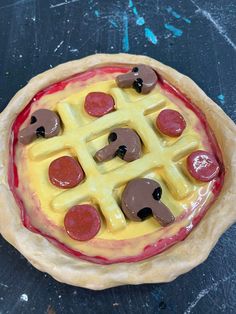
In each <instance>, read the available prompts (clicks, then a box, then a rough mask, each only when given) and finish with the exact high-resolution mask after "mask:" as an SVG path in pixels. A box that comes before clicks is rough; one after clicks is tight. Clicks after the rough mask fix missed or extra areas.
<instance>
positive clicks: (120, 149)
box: [116, 145, 127, 159]
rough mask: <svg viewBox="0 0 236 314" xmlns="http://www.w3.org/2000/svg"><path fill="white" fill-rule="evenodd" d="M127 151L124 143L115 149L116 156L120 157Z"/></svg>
mask: <svg viewBox="0 0 236 314" xmlns="http://www.w3.org/2000/svg"><path fill="white" fill-rule="evenodd" d="M126 152H127V148H126V146H125V145H121V146H120V147H119V148H118V150H117V151H116V156H118V157H120V158H121V159H123V158H124V156H125V154H126Z"/></svg>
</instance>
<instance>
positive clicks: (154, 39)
mask: <svg viewBox="0 0 236 314" xmlns="http://www.w3.org/2000/svg"><path fill="white" fill-rule="evenodd" d="M145 37H146V38H147V39H148V40H150V42H151V43H152V44H154V45H156V44H157V43H158V40H157V37H156V35H155V34H154V33H153V31H152V30H151V29H150V28H148V27H145Z"/></svg>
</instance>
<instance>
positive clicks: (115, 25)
mask: <svg viewBox="0 0 236 314" xmlns="http://www.w3.org/2000/svg"><path fill="white" fill-rule="evenodd" d="M109 22H110V23H111V25H112V26H113V27H115V28H118V24H117V23H116V21H114V20H113V19H112V18H110V19H109Z"/></svg>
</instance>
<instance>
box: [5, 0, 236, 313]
mask: <svg viewBox="0 0 236 314" xmlns="http://www.w3.org/2000/svg"><path fill="white" fill-rule="evenodd" d="M0 30H1V31H0V105H1V109H3V108H4V107H5V106H6V105H7V103H8V101H9V100H10V98H11V97H12V96H13V95H14V94H15V92H16V91H17V90H18V89H19V88H21V87H22V86H23V85H25V84H26V83H27V81H28V80H29V79H30V78H31V77H32V76H34V75H36V74H37V73H40V72H42V71H44V70H46V69H48V68H50V67H53V66H55V65H57V64H59V63H62V62H65V61H67V60H72V59H76V58H81V57H83V56H86V55H89V54H94V53H96V52H108V53H114V52H121V51H123V52H130V53H137V54H145V55H149V56H151V57H154V58H156V59H159V60H160V61H162V62H164V63H166V64H169V65H170V66H173V67H174V68H176V69H178V70H179V71H180V72H183V73H185V74H187V75H189V76H190V77H192V78H193V80H194V81H196V82H197V83H198V84H199V85H200V86H201V87H202V88H203V89H204V90H205V91H206V93H207V94H208V95H209V96H210V97H211V98H212V99H213V100H215V101H216V102H217V103H218V104H219V105H220V106H221V107H222V108H223V109H224V110H225V111H226V112H227V114H228V115H229V116H231V118H232V119H233V120H234V121H235V120H236V96H235V95H236V93H235V82H236V1H235V0H214V1H213V0H212V1H204V0H183V1H181V0H180V1H175V0H170V1H169V0H166V1H158V0H155V1H154V0H150V1H138V0H133V1H129V0H123V1H116V0H113V1H110V0H103V1H92V0H91V1H83V0H67V1H66V0H64V1H63V0H51V1H46V0H28V1H27V0H21V1H16V0H15V1H14V0H0ZM235 240H236V225H234V226H232V227H231V228H230V229H229V230H228V231H227V232H226V233H225V234H224V235H223V236H222V237H221V239H220V241H219V242H218V244H217V245H216V247H215V249H214V250H213V251H212V253H211V254H210V256H209V258H208V260H207V261H206V262H205V263H203V264H202V265H200V266H199V267H197V268H196V269H194V270H193V271H191V272H190V273H188V274H185V275H183V276H181V277H180V278H178V279H177V280H175V281H174V282H172V283H168V284H161V285H160V284H159V285H142V286H124V287H118V288H114V289H110V290H106V291H101V292H93V291H88V290H85V289H80V288H75V287H71V286H66V285H63V284H60V283H57V282H55V281H54V280H53V279H51V278H50V276H48V275H46V274H43V273H40V272H38V271H37V270H35V269H34V268H33V267H32V266H31V265H30V264H29V263H28V262H27V261H26V260H25V259H24V258H23V257H22V256H21V255H20V254H19V253H18V252H17V251H16V250H15V249H13V248H12V247H11V246H10V245H8V244H7V243H6V242H5V241H4V240H3V239H2V238H0V313H1V314H5V313H16V314H20V313H51V314H53V313H159V312H160V313H162V312H163V313H186V314H187V313H197V314H198V313H214V314H215V313H235V312H236V310H235V308H236V263H235V261H236V241H235Z"/></svg>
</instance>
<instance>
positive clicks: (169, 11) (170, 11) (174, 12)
mask: <svg viewBox="0 0 236 314" xmlns="http://www.w3.org/2000/svg"><path fill="white" fill-rule="evenodd" d="M166 11H167V12H168V13H170V14H171V15H173V16H174V17H175V18H176V19H180V18H181V19H182V20H184V21H185V22H186V23H188V24H191V20H190V19H187V18H186V17H181V15H180V14H179V13H177V12H176V11H174V10H173V8H172V7H170V6H169V7H167V8H166Z"/></svg>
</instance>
